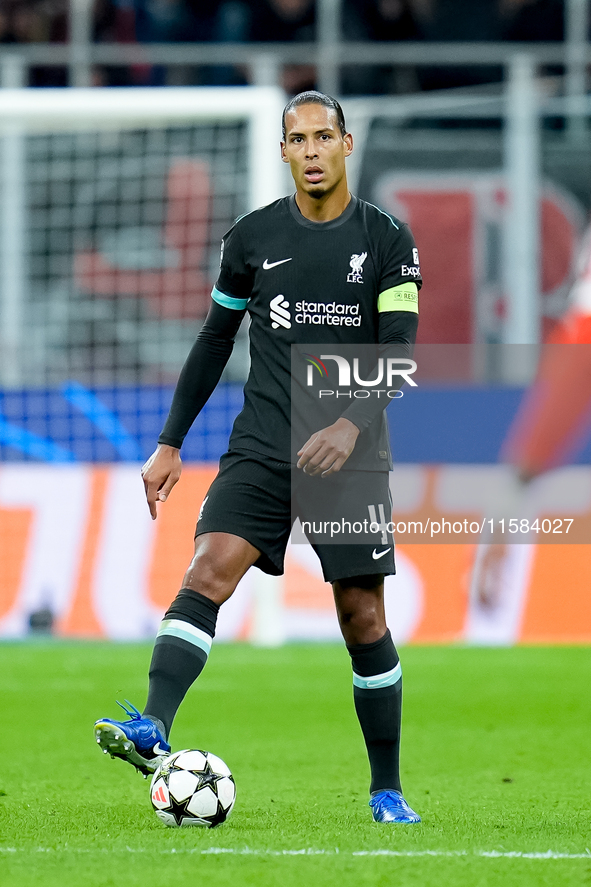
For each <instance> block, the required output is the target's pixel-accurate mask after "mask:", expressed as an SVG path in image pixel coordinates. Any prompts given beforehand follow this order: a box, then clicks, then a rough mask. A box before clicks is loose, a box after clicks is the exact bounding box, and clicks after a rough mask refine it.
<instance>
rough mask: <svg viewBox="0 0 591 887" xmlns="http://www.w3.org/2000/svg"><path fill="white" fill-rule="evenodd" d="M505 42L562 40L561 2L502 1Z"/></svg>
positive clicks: (562, 18)
mask: <svg viewBox="0 0 591 887" xmlns="http://www.w3.org/2000/svg"><path fill="white" fill-rule="evenodd" d="M502 5H503V7H504V13H505V20H506V21H505V29H504V37H505V39H506V40H523V41H527V40H563V39H564V2H563V0H504V3H503V4H502Z"/></svg>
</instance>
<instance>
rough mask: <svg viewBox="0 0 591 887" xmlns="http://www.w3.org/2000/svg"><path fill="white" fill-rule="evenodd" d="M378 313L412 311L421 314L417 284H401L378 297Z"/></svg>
mask: <svg viewBox="0 0 591 887" xmlns="http://www.w3.org/2000/svg"><path fill="white" fill-rule="evenodd" d="M378 311H379V312H380V313H382V312H383V311H411V312H412V313H413V314H418V313H419V290H418V287H417V285H416V283H413V282H412V281H410V282H409V283H399V284H398V286H392V287H390V289H387V290H384V292H383V293H380V295H379V296H378Z"/></svg>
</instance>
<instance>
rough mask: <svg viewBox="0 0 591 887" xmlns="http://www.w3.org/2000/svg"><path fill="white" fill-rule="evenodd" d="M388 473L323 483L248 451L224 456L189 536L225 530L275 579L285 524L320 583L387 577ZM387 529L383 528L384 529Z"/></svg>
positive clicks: (390, 562)
mask: <svg viewBox="0 0 591 887" xmlns="http://www.w3.org/2000/svg"><path fill="white" fill-rule="evenodd" d="M388 480H389V476H388V472H387V471H345V470H343V469H342V470H341V471H339V472H336V473H335V474H333V475H330V476H329V477H326V478H320V477H310V476H309V475H307V474H304V472H303V471H301V469H297V468H294V467H293V466H291V465H288V464H285V463H282V462H276V461H274V460H272V459H268V458H267V457H265V456H263V455H260V454H258V453H254V452H246V451H234V450H233V451H230V452H228V453H225V454H224V455H223V456H222V458H221V460H220V470H219V473H218V475H217V476H216V477H215V479H214V481H213V482H212V484H211V486H210V488H209V490H208V493H207V496H206V497H205V499H204V500H203V504H202V505H201V510H200V512H199V518H198V521H197V528H196V531H195V536H196V537H197V536H201V535H202V534H203V533H232V534H233V535H234V536H240V537H241V538H242V539H246V540H247V542H250V544H251V545H254V547H255V548H258V550H259V551H260V552H261V556H260V558H259V559H258V561H257V562H256V564H255V566H257V567H259V568H260V569H261V570H263V571H264V572H265V573H270V574H271V575H273V576H280V575H281V574H282V573H283V562H284V557H285V549H286V546H287V541H288V539H289V535H290V532H291V529H292V524H293V522H294V520H295V519H296V518H299V525H296V527H294V540H296V541H298V540H302V542H305V540H304V535H305V537H306V538H307V539H308V541H309V543H310V544H311V545H312V547H313V548H314V550H315V552H316V554H317V555H318V557H319V558H320V563H321V564H322V571H323V574H324V579H325V580H326V582H335V581H336V580H338V579H348V578H351V577H353V576H370V575H376V574H380V573H381V574H384V575H390V574H392V573H395V572H396V569H395V566H394V538H393V536H392V524H391V515H392V504H391V498H390V489H389V484H388ZM388 524H389V526H388Z"/></svg>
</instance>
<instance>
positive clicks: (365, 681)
mask: <svg viewBox="0 0 591 887" xmlns="http://www.w3.org/2000/svg"><path fill="white" fill-rule="evenodd" d="M401 677H402V666H401V665H400V663H398V665H396V666H395V667H394V668H393V669H391V670H390V671H385V672H384V673H383V674H374V675H371V676H370V677H367V678H363V677H361V675H358V674H355V672H353V685H354V686H355V687H360V688H361V689H362V690H377V689H378V687H391V686H392V684H395V683H396V682H397V681H399V680H400V678H401Z"/></svg>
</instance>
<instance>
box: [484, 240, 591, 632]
mask: <svg viewBox="0 0 591 887" xmlns="http://www.w3.org/2000/svg"><path fill="white" fill-rule="evenodd" d="M566 345H569V346H572V347H568V348H566V347H564V346H566ZM590 432H591V226H590V227H589V228H588V229H587V231H586V233H585V236H584V238H583V242H582V247H581V251H580V256H579V262H578V268H577V277H576V280H575V283H574V285H573V287H572V290H571V293H570V298H569V307H568V309H567V311H566V313H565V315H564V317H562V318H561V320H560V321H559V322H558V323H557V324H556V326H555V328H554V329H553V331H552V333H551V334H550V336H549V338H548V342H547V343H546V344H545V345H544V347H543V349H542V354H541V359H540V365H539V367H538V372H537V376H536V380H535V382H534V383H533V385H532V386H531V388H530V389H529V391H528V392H527V393H526V395H525V397H524V399H523V401H522V403H521V405H520V408H519V410H518V412H517V415H516V416H515V419H514V420H513V423H512V425H511V428H510V429H509V433H508V435H507V439H506V440H505V443H504V445H503V450H502V457H503V459H504V460H505V461H506V462H507V463H508V464H509V465H511V466H513V468H514V471H515V476H514V479H513V482H512V483H510V484H509V486H508V487H507V489H506V490H505V491H504V492H503V496H502V498H503V502H502V503H501V504H500V508H501V510H503V512H504V513H503V515H502V516H506V517H513V518H515V517H518V518H522V517H525V518H528V517H530V515H529V514H528V513H527V512H528V509H529V505H528V502H527V499H528V494H529V491H530V487H531V483H532V481H534V480H535V479H536V478H537V477H539V476H540V475H541V474H543V473H545V472H547V471H550V470H551V469H553V468H557V467H559V466H560V465H563V464H565V463H566V462H567V461H568V459H569V458H570V457H571V456H572V454H573V453H574V452H576V450H577V449H578V448H579V447H580V446H581V445H582V444H583V443H584V441H585V439H586V438H588V436H589V433H590ZM499 516H501V515H500V514H499ZM531 517H532V518H533V517H534V515H531ZM532 554H533V546H532V545H528V544H524V545H515V544H514V545H510V544H508V543H507V542H505V541H504V540H503V539H501V538H499V539H493V540H491V542H490V543H488V544H483V545H479V546H477V548H476V559H475V563H474V570H473V573H472V581H471V595H470V612H469V617H468V631H467V634H468V637H469V639H470V640H473V641H481V642H493V643H495V642H496V643H510V642H513V641H514V640H516V639H517V636H518V631H519V625H520V620H521V613H522V608H523V602H524V600H525V594H526V591H527V577H528V574H529V563H530V561H531V557H532Z"/></svg>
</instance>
